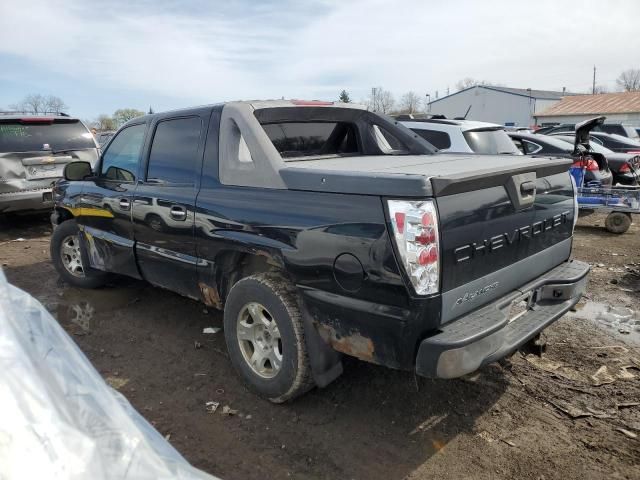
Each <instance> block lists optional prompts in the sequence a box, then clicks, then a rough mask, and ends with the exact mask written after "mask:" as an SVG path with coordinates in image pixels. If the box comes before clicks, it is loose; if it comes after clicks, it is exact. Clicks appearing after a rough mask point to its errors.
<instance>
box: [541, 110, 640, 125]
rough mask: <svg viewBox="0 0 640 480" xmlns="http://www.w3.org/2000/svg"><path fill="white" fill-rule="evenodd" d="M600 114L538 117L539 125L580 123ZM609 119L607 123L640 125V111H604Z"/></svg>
mask: <svg viewBox="0 0 640 480" xmlns="http://www.w3.org/2000/svg"><path fill="white" fill-rule="evenodd" d="M598 115H600V114H597V113H594V114H589V115H563V116H553V117H544V116H541V117H538V125H542V124H543V123H578V122H581V121H583V120H587V119H589V118H593V117H597V116H598ZM602 115H605V116H606V117H607V119H606V120H605V123H626V124H629V125H634V126H640V112H637V113H611V114H609V115H607V114H606V113H603V114H602Z"/></svg>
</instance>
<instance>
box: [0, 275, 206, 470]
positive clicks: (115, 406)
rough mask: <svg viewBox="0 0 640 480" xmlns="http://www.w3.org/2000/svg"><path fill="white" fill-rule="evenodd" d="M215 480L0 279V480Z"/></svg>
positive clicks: (43, 313)
mask: <svg viewBox="0 0 640 480" xmlns="http://www.w3.org/2000/svg"><path fill="white" fill-rule="evenodd" d="M36 478H37V479H44V478H46V479H92V480H98V479H213V478H214V477H212V476H210V475H208V474H206V473H204V472H202V471H200V470H197V469H195V468H194V467H192V466H191V465H189V463H187V461H186V460H185V459H184V458H183V457H182V456H181V455H180V454H179V453H178V452H177V450H175V449H174V448H173V447H172V446H171V445H170V444H169V443H168V442H167V441H166V440H165V439H164V438H163V437H162V435H160V434H159V433H158V432H157V431H156V430H155V429H154V428H153V427H152V426H151V425H150V424H149V423H148V422H147V421H146V420H145V419H144V418H142V416H141V415H140V414H139V413H138V412H137V411H136V410H135V409H134V408H133V407H132V406H131V404H130V403H129V402H128V401H127V400H126V399H125V398H124V396H122V395H121V394H120V393H118V392H117V391H115V390H113V389H112V388H111V387H109V386H108V385H107V384H106V383H105V382H104V380H103V379H102V377H101V376H100V374H99V373H98V372H97V371H96V370H95V368H93V366H92V365H91V363H90V362H89V360H88V359H87V358H86V357H85V356H84V354H83V353H82V352H81V351H80V349H79V348H78V347H77V346H76V344H75V343H74V341H73V340H72V339H71V338H70V337H69V336H68V335H67V334H66V332H65V331H64V330H63V329H62V328H61V327H60V325H59V324H58V322H57V321H56V320H55V319H54V318H53V317H52V316H51V315H50V314H49V313H48V312H47V310H46V309H45V308H44V307H43V306H42V305H41V304H40V303H39V302H38V301H37V300H35V299H34V298H33V297H31V296H30V295H29V294H27V293H25V292H23V291H22V290H20V289H18V288H16V287H14V286H12V285H10V284H9V283H8V282H7V281H6V278H5V276H4V274H3V273H2V271H0V480H14V479H36Z"/></svg>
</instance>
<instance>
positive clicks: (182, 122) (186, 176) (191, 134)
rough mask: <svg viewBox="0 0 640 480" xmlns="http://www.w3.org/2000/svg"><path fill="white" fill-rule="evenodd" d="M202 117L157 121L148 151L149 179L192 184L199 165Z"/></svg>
mask: <svg viewBox="0 0 640 480" xmlns="http://www.w3.org/2000/svg"><path fill="white" fill-rule="evenodd" d="M201 130H202V122H201V120H200V117H188V118H176V119H173V120H164V121H162V122H160V123H158V126H157V127H156V132H155V134H154V136H153V143H152V144H151V152H150V153H149V166H148V167H147V180H161V181H164V182H167V183H181V184H193V182H194V180H195V172H196V169H197V168H198V164H199V162H198V144H199V142H200V134H201Z"/></svg>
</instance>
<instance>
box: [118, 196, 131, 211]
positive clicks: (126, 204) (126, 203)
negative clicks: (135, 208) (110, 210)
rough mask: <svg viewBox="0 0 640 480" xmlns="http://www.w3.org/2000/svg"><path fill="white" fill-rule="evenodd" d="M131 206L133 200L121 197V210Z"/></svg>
mask: <svg viewBox="0 0 640 480" xmlns="http://www.w3.org/2000/svg"><path fill="white" fill-rule="evenodd" d="M130 208H131V202H130V201H129V199H128V198H121V199H120V210H129V209H130Z"/></svg>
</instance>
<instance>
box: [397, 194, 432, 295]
mask: <svg viewBox="0 0 640 480" xmlns="http://www.w3.org/2000/svg"><path fill="white" fill-rule="evenodd" d="M387 207H388V209H389V218H390V219H391V228H392V230H393V239H394V242H395V245H396V248H397V250H398V254H399V260H400V263H402V266H403V267H404V269H405V272H406V273H407V275H408V277H409V279H410V280H411V284H412V285H413V288H414V289H415V291H416V293H417V294H418V295H428V294H431V293H437V292H438V290H439V289H440V238H439V235H438V215H437V212H436V208H435V205H434V203H433V202H432V201H430V200H421V201H407V200H387Z"/></svg>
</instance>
